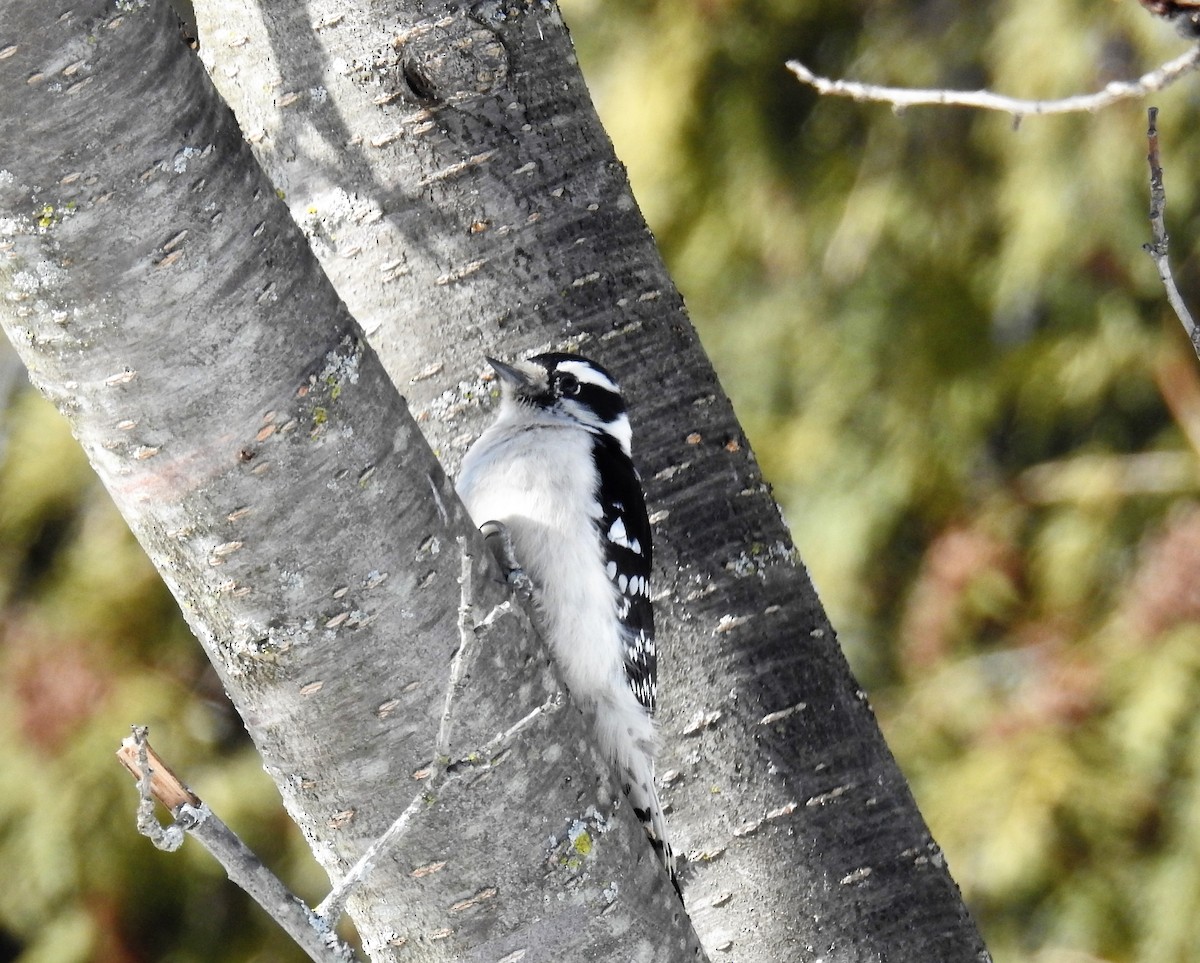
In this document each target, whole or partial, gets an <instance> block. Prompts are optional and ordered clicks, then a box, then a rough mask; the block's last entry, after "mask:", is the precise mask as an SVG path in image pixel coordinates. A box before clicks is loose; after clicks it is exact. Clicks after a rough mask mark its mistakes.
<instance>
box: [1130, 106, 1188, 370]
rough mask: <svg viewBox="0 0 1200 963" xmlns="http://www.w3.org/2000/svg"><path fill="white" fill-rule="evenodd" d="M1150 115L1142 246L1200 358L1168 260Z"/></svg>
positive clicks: (1153, 112) (1163, 195)
mask: <svg viewBox="0 0 1200 963" xmlns="http://www.w3.org/2000/svg"><path fill="white" fill-rule="evenodd" d="M1147 115H1148V117H1149V124H1148V126H1147V128H1146V139H1147V140H1148V142H1149V150H1148V151H1147V153H1146V160H1147V161H1148V162H1149V164H1150V237H1151V242H1150V243H1149V244H1143V245H1142V248H1143V249H1144V250H1145V251H1146V253H1147V254H1149V255H1150V257H1151V258H1153V259H1154V266H1155V267H1156V268H1158V279H1159V280H1160V281H1162V283H1163V287H1164V288H1166V291H1167V301H1168V302H1170V305H1171V307H1172V308H1174V310H1175V314H1176V316H1177V317H1178V318H1179V320H1180V322H1181V323H1182V324H1183V330H1184V331H1186V332H1187V336H1188V339H1189V340H1190V341H1191V342H1192V349H1193V350H1194V351H1195V352H1196V356H1197V357H1200V332H1198V331H1197V330H1196V322H1195V320H1193V318H1192V314H1191V312H1190V311H1189V310H1188V307H1187V305H1186V304H1184V301H1183V295H1181V294H1180V293H1179V288H1178V287H1176V285H1175V276H1174V275H1173V274H1172V273H1171V261H1170V259H1169V258H1168V256H1167V255H1168V248H1169V243H1170V238H1168V236H1167V223H1166V211H1167V190H1166V188H1165V187H1164V186H1163V172H1162V165H1161V164H1160V163H1159V160H1158V108H1157V107H1151V108H1150V109H1149V110H1148V111H1147Z"/></svg>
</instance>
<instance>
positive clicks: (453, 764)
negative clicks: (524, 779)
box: [315, 538, 562, 927]
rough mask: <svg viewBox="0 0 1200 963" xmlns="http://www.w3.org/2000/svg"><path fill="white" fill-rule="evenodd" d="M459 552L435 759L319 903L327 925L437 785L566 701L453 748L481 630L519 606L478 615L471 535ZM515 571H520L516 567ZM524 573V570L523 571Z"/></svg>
mask: <svg viewBox="0 0 1200 963" xmlns="http://www.w3.org/2000/svg"><path fill="white" fill-rule="evenodd" d="M458 545H459V551H460V552H461V553H462V570H461V574H460V575H459V584H460V585H461V586H462V588H461V592H460V601H459V606H458V649H457V650H456V651H455V653H454V657H453V658H452V659H451V661H450V678H449V681H448V682H447V683H446V695H445V700H444V701H443V704H442V716H441V721H440V723H439V725H438V733H437V738H436V741H435V743H434V756H433V761H432V762H431V763H430V764H429V766H428V767H427V768H426V769H425V770H423V772H422V773H420V774H419V775H420V778H421V789H420V791H419V792H418V793H417V794H416V795H415V796H413V798H412V800H411V801H410V802H409V804H408V805H407V806H406V807H405V808H404V811H403V812H402V813H400V815H399V816H397V817H396V819H395V821H394V822H393V823H392V824H391V826H389V827H388V828H387V830H386V831H385V832H384V833H383V835H381V836H379V837H378V838H377V839H376V840H375V841H374V842H373V843H371V845H370V846H368V847H367V849H366V851H365V852H364V853H363V854H362V856H360V857H359V858H358V861H357V862H356V863H355V864H354V865H353V866H351V867H350V869H349V870H347V872H346V875H345V876H343V877H342V878H341V879H340V880H339V881H338V883H337V885H336V886H334V887H333V889H332V890H330V892H329V894H328V895H327V896H326V897H325V899H323V900H322V901H321V903H320V904H319V905H318V906H317V908H316V910H315V912H316V914H317V915H318V916H319V917H320V918H321V919H322V920H324V921H325V925H326V926H329V927H333V926H334V925H336V923H337V920H338V919H340V918H341V915H342V913H344V912H345V908H346V902H347V900H349V898H350V894H351V893H352V892H353V891H354V889H355V888H356V887H357V886H358V885H359V884H360V883H361V882H362V881H363V880H364V879H365V878H366V877H367V876H368V875H369V874H370V872H371V870H372V868H373V867H374V865H375V862H376V860H378V859H379V857H380V856H381V855H383V854H384V853H389V852H391V851H393V850H394V849H395V847H396V846H398V845H399V844H400V842H401V841H402V840H403V839H404V837H405V836H406V835H407V833H408V831H409V828H410V826H411V825H412V821H413V818H414V817H415V816H416V815H417V814H418V813H419V812H420V811H421V810H422V809H423V808H424V807H425V806H427V805H429V803H430V802H431V801H432V800H433V798H434V795H435V794H434V790H435V789H436V788H437V787H439V786H440V785H441V784H442V783H443V782H446V783H450V782H453V781H454V780H456V779H458V778H460V777H461V776H462V774H463V773H465V772H469V771H471V770H472V769H476V768H479V767H480V766H486V765H489V764H490V763H491V761H492V760H493V759H494V758H495V757H496V756H497V755H499V754H500V752H501V751H502V750H503V749H504V748H505V747H506V746H507V745H508V743H510V742H511V741H512V740H513V739H514V738H515V737H516V736H517V735H518V734H520V733H521V732H522V731H524V730H525V729H526V728H528V727H529V726H530V725H531V724H532V723H533V722H534V721H535V720H536V719H537V718H539V717H540V716H542V715H543V714H545V713H548V712H553V711H555V710H557V709H558V708H559V707H560V706H561V705H562V700H561V698H560V697H557V696H556V697H555V698H553V699H550V700H549V701H547V702H546V703H544V704H542V705H540V706H537V707H536V708H535V709H532V710H531V711H530V712H528V713H526V715H525V716H523V717H522V718H521V719H519V720H518V721H517V722H516V723H514V724H513V725H512V726H510V727H509V728H508V729H506V730H505V731H504V732H502V733H500V734H498V735H497V736H495V737H494V738H493V739H491V740H490V741H489V742H488V743H487V744H486V745H484V746H482V747H480V748H479V749H476V750H474V751H472V752H470V753H468V754H467V755H465V756H463V757H461V758H459V759H453V758H452V757H451V753H450V732H451V727H452V724H453V721H454V705H455V700H456V698H457V696H458V693H459V690H460V689H461V688H462V684H463V678H464V676H465V674H466V669H467V667H468V665H469V664H470V660H471V657H472V656H473V655H474V651H475V647H476V646H477V645H478V638H479V636H478V632H477V630H478V629H482V628H486V627H487V626H490V625H491V624H492V623H493V621H494V620H495V619H496V618H497V617H498V616H500V615H502V614H508V613H512V612H514V611H516V610H515V609H514V608H513V606H512V605H511V604H510V602H508V601H507V600H506V601H504V602H502V603H500V605H498V606H496V607H495V608H494V609H492V611H491V612H489V613H488V614H487V616H486V617H485V618H483V619H480V620H476V616H475V582H474V578H475V576H474V556H472V555H471V554H470V552H469V551H468V550H467V545H466V539H463V538H460V539H459V540H458ZM514 570H515V571H519V570H516V569H514ZM522 574H523V573H522ZM509 582H510V587H511V588H512V589H513V591H514V593H515V594H516V595H517V597H518V598H520V597H521V594H520V593H521V588H522V586H523V584H524V583H521V582H519V581H514V580H513V579H511V578H510V580H509Z"/></svg>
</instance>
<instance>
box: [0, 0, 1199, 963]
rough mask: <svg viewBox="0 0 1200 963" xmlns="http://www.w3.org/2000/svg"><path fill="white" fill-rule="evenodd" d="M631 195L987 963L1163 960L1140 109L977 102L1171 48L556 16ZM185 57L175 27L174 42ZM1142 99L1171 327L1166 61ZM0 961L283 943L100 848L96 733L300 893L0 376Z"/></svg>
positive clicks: (1144, 60)
mask: <svg viewBox="0 0 1200 963" xmlns="http://www.w3.org/2000/svg"><path fill="white" fill-rule="evenodd" d="M563 8H564V13H565V15H566V17H567V19H568V22H569V23H570V25H571V27H572V30H573V33H574V36H575V41H576V44H577V46H578V49H579V55H580V59H581V61H582V64H583V68H584V72H585V74H586V76H587V78H588V81H589V84H590V86H591V88H592V90H593V94H594V96H595V99H596V102H597V106H598V109H599V112H600V114H601V117H602V119H603V120H604V122H605V125H606V126H607V128H608V130H609V132H610V133H611V135H612V137H613V140H614V141H615V143H616V147H617V152H618V154H619V155H620V156H621V157H622V159H623V160H624V161H625V163H626V164H627V165H628V168H629V173H630V177H631V179H632V181H633V185H634V190H635V192H636V194H637V196H638V199H639V201H640V203H641V205H642V207H643V210H644V211H645V213H646V215H647V218H648V219H649V221H650V223H651V226H652V227H653V228H654V231H655V233H656V235H657V237H658V239H659V242H660V244H661V246H662V249H663V253H664V255H665V256H666V258H667V261H668V262H669V264H670V266H671V269H672V271H673V273H674V276H675V278H676V281H677V282H678V284H679V286H680V288H681V290H682V291H683V293H684V295H685V297H686V298H687V301H688V305H689V307H690V310H691V313H692V317H693V319H694V321H695V322H696V324H697V326H698V327H699V329H700V331H701V334H702V337H703V339H704V342H705V344H706V345H707V347H708V350H709V353H710V355H711V356H712V358H713V360H714V363H715V364H716V366H717V369H718V371H719V373H720V374H721V376H722V379H723V381H724V383H725V385H726V388H727V389H728V390H729V392H730V394H731V395H732V396H733V398H734V401H735V404H736V406H737V409H738V412H739V415H740V417H741V419H742V421H743V424H744V426H745V428H746V430H747V432H748V434H749V437H750V439H751V441H752V443H753V445H754V448H755V450H756V452H757V455H758V457H759V459H760V461H761V462H762V465H763V468H764V470H765V472H766V474H767V477H768V478H769V479H771V481H772V482H773V483H774V485H775V490H776V493H777V495H778V496H779V498H780V499H781V501H782V502H783V504H784V506H785V508H786V512H787V516H788V519H789V521H790V523H791V526H792V530H793V533H794V535H795V538H796V541H797V544H798V545H799V547H800V549H801V552H802V554H803V556H804V559H805V561H806V563H807V564H808V566H809V568H810V570H811V572H812V574H813V577H814V580H815V582H816V584H817V586H818V588H819V590H820V591H821V594H822V598H823V600H824V602H825V604H826V606H827V607H828V608H829V610H830V613H831V616H832V617H833V620H834V622H835V624H836V625H837V626H838V627H839V631H840V637H841V640H842V644H843V646H844V647H845V649H846V651H847V654H848V656H849V657H850V659H851V662H852V663H853V665H854V668H855V670H856V672H857V673H858V675H859V677H860V678H861V680H862V681H863V683H864V684H865V685H866V687H867V688H868V689H869V690H870V692H871V693H872V698H873V702H874V705H875V708H876V710H877V712H878V714H879V717H880V721H881V723H882V725H883V728H884V730H885V733H886V734H887V737H888V740H889V743H890V745H891V746H892V748H893V751H894V752H895V753H896V755H897V757H898V759H899V761H900V763H901V765H902V767H903V768H904V770H905V772H906V773H907V775H908V777H909V779H910V780H911V782H912V786H913V790H914V793H915V794H916V796H917V799H918V801H919V803H920V805H921V808H922V810H923V812H924V813H925V815H926V818H927V819H928V821H929V823H930V826H931V828H932V830H933V833H934V835H935V836H936V838H937V839H938V840H939V842H940V843H941V844H942V846H943V848H944V849H945V852H946V855H947V858H948V859H949V862H950V867H951V869H952V871H953V872H954V875H955V877H956V879H957V880H958V882H959V884H960V885H961V886H962V888H963V891H964V894H965V896H966V898H967V900H968V902H969V904H970V906H971V907H972V910H973V912H974V913H975V915H976V917H977V919H978V921H979V923H980V925H981V927H982V929H983V931H984V935H985V938H986V939H987V941H988V944H989V946H990V948H991V950H992V952H993V955H994V956H995V957H996V959H997V960H1004V961H1012V963H1090V961H1113V963H1118V961H1120V963H1124V961H1142V960H1144V961H1150V960H1153V961H1156V963H1181V961H1190V960H1200V912H1197V907H1200V714H1198V713H1197V712H1196V708H1197V706H1198V705H1200V625H1198V624H1197V617H1198V616H1200V581H1198V578H1197V575H1196V572H1197V571H1198V570H1200V476H1198V474H1197V452H1198V451H1200V364H1198V362H1197V360H1196V358H1195V356H1194V355H1193V354H1192V352H1191V349H1190V346H1189V345H1188V343H1187V341H1186V338H1185V337H1184V336H1183V334H1182V332H1181V330H1180V328H1179V325H1178V322H1177V321H1176V320H1175V319H1174V317H1173V316H1172V315H1171V314H1170V313H1169V309H1168V308H1167V307H1166V305H1165V300H1164V297H1163V292H1162V290H1161V287H1160V285H1159V282H1158V279H1157V277H1156V275H1155V272H1154V269H1153V265H1152V264H1151V262H1150V260H1149V259H1148V258H1147V257H1146V255H1145V254H1144V253H1142V250H1141V245H1142V244H1143V243H1144V242H1145V241H1146V240H1147V234H1148V225H1147V219H1146V210H1147V205H1148V200H1147V176H1146V165H1145V160H1144V157H1145V107H1146V104H1145V103H1142V102H1128V103H1125V104H1122V105H1119V106H1116V107H1112V108H1109V109H1107V110H1105V111H1102V112H1100V113H1098V114H1095V115H1080V116H1064V117H1050V118H1038V117H1029V118H1026V119H1025V120H1024V121H1023V122H1022V123H1021V124H1020V125H1019V127H1017V128H1014V124H1013V122H1012V119H1011V118H1010V117H1007V116H1003V115H998V114H987V113H979V112H972V111H966V110H961V109H949V108H914V109H910V110H908V111H905V112H903V113H896V112H894V111H892V110H891V109H889V108H887V107H885V106H876V105H867V104H856V103H853V102H851V101H848V100H835V99H821V98H819V97H817V96H816V95H815V94H814V93H813V92H812V91H810V90H808V89H806V88H804V87H802V86H801V85H800V84H799V83H798V82H797V81H795V80H794V79H793V78H792V77H791V75H790V74H789V73H788V72H787V71H786V70H785V68H784V66H783V65H784V63H785V61H787V60H788V59H791V58H796V59H799V60H801V61H803V62H804V63H806V64H807V65H809V66H810V67H812V68H813V69H814V70H816V71H817V72H818V73H823V74H826V75H829V76H835V77H837V76H846V77H852V78H855V79H860V80H866V81H871V82H876V83H888V84H895V85H904V86H938V87H951V88H976V87H982V86H987V87H990V88H992V89H994V90H997V91H1001V92H1004V93H1008V94H1011V95H1015V96H1025V97H1043V98H1044V97H1057V96H1063V95H1067V94H1071V93H1077V92H1083V91H1089V90H1094V89H1098V88H1100V87H1103V85H1104V84H1105V83H1107V82H1109V81H1111V80H1115V79H1126V78H1131V77H1135V76H1137V75H1139V74H1141V73H1143V72H1144V71H1146V70H1148V69H1150V68H1152V67H1154V66H1156V65H1157V64H1159V63H1161V62H1163V61H1165V60H1166V59H1168V58H1170V57H1173V56H1175V55H1177V54H1178V53H1180V52H1181V51H1182V50H1183V49H1185V41H1183V40H1181V39H1180V38H1179V37H1178V36H1176V35H1175V33H1174V32H1173V30H1172V29H1171V28H1170V27H1169V26H1167V25H1166V24H1164V23H1163V22H1162V21H1158V20H1155V19H1153V18H1151V17H1150V16H1149V15H1147V14H1146V13H1145V12H1144V11H1143V10H1142V8H1141V7H1140V6H1139V5H1138V4H1137V3H1136V2H1135V0H994V2H991V3H986V4H983V3H972V2H966V0H563ZM201 42H203V38H201ZM1152 102H1153V103H1155V104H1157V105H1158V106H1159V107H1160V108H1161V109H1162V115H1161V118H1160V130H1161V135H1162V141H1163V162H1164V166H1165V169H1166V180H1167V189H1168V192H1169V194H1168V197H1169V206H1168V226H1169V228H1170V230H1171V232H1172V236H1173V239H1174V244H1173V262H1174V265H1175V271H1176V276H1177V278H1178V280H1179V281H1180V284H1181V286H1182V288H1183V290H1184V294H1185V297H1187V298H1188V299H1189V301H1190V303H1191V304H1192V305H1193V308H1194V309H1195V308H1196V307H1200V256H1198V255H1200V197H1198V195H1197V187H1198V185H1197V179H1196V176H1195V171H1196V170H1197V163H1198V161H1197V159H1198V158H1200V75H1194V76H1192V77H1189V78H1185V79H1184V80H1183V81H1181V82H1180V83H1178V84H1177V85H1176V86H1174V87H1172V88H1171V89H1169V90H1168V91H1165V92H1163V93H1161V94H1158V95H1156V96H1155V97H1154V98H1153V101H1152ZM0 402H3V403H4V404H3V408H4V415H3V420H2V422H0V446H2V447H0V634H2V639H3V645H2V647H0V866H3V867H5V869H6V871H7V873H8V876H9V885H8V886H6V887H4V888H3V892H2V893H0V960H6V959H19V960H20V961H22V963H43V961H45V963H50V961H53V963H71V961H77V960H78V961H83V960H103V961H126V960H128V961H141V960H163V961H178V963H183V961H193V960H195V961H202V960H222V961H226V960H228V961H242V960H257V961H274V960H296V959H300V956H299V954H298V953H297V952H295V951H293V950H291V949H290V948H288V947H287V946H286V945H285V941H284V940H282V939H281V938H279V937H278V935H277V934H276V932H275V930H274V929H273V925H272V924H270V923H269V922H267V921H266V920H265V919H263V918H262V916H261V914H259V913H258V912H257V911H256V910H255V909H254V908H253V907H249V906H247V905H246V903H245V900H244V899H242V898H241V897H240V896H239V895H238V893H237V892H236V891H235V890H234V888H233V887H232V886H231V885H229V884H227V883H226V882H225V880H224V879H223V876H222V874H221V871H220V870H219V869H218V868H217V867H216V865H215V864H214V863H213V861H212V860H211V859H209V858H208V857H207V856H206V855H205V854H204V853H203V852H201V851H199V849H198V847H196V846H194V845H188V846H185V847H184V849H183V850H182V853H181V854H175V855H173V856H163V855H161V854H159V853H157V852H156V851H154V850H153V849H152V848H151V846H150V845H149V843H148V842H146V841H144V840H142V839H141V838H140V837H138V836H136V834H135V831H134V827H133V800H134V795H133V790H132V784H131V781H130V780H129V779H128V777H127V776H126V774H125V773H124V772H123V770H121V769H120V768H119V766H118V765H117V764H116V762H115V761H114V760H113V758H112V755H111V754H112V752H113V751H114V750H115V748H116V743H117V742H118V741H119V739H120V737H121V736H122V735H123V734H124V733H125V732H126V731H127V726H128V724H129V723H130V722H135V721H137V722H147V723H149V724H150V725H151V726H152V728H153V729H154V731H155V734H156V739H155V742H156V744H157V745H158V747H159V748H160V749H161V750H162V751H163V752H164V753H165V755H166V756H167V758H169V759H170V760H171V761H172V763H173V764H174V765H176V766H177V768H178V769H179V770H180V772H181V773H185V774H186V778H187V779H188V781H189V782H190V783H191V784H192V785H193V786H195V787H196V788H197V790H198V791H200V792H201V793H202V795H204V797H205V798H206V800H208V801H210V802H211V803H212V804H213V805H214V808H216V809H217V811H218V812H220V813H221V814H222V816H223V817H224V818H225V820H226V821H227V822H228V823H230V824H231V825H233V827H234V828H235V829H237V830H238V831H239V832H241V833H242V834H243V836H244V837H245V838H246V839H247V841H248V842H249V843H250V844H251V845H252V846H253V847H254V848H256V849H257V850H258V851H259V852H260V853H261V854H262V855H263V856H264V857H265V858H266V859H267V860H268V861H269V862H270V863H271V864H272V865H274V866H277V867H279V868H280V871H281V874H282V875H283V876H284V877H285V879H287V880H288V881H289V882H290V883H291V884H292V885H293V886H294V887H296V888H297V890H298V891H299V892H301V894H302V895H304V896H306V897H308V898H312V899H314V900H315V899H316V898H318V897H319V896H320V894H321V888H322V877H321V874H320V872H319V871H318V870H317V869H316V868H315V866H314V864H313V863H312V860H311V858H310V857H309V856H308V853H307V850H306V849H305V847H304V844H303V842H302V841H301V840H300V839H299V837H298V835H297V834H296V833H295V831H294V830H293V829H292V828H291V826H290V824H289V823H288V822H287V820H286V818H285V817H284V816H283V815H282V813H281V812H280V810H279V807H278V798H277V796H276V794H275V792H274V789H273V787H272V786H271V784H270V783H269V781H268V780H267V778H266V777H265V775H263V773H262V772H261V770H260V767H259V764H258V761H257V757H256V756H255V755H254V753H253V751H252V749H251V748H250V747H249V746H248V745H247V743H246V741H245V738H244V736H243V735H242V734H241V730H240V726H239V724H238V722H237V720H236V718H235V717H234V716H233V715H232V714H231V712H230V710H229V709H228V708H227V706H226V705H225V702H224V699H223V696H222V695H221V692H220V687H219V685H218V684H217V683H216V681H215V679H214V677H213V675H212V673H211V671H210V670H209V669H208V668H207V667H206V664H205V662H204V659H203V656H202V655H201V653H200V649H199V647H198V646H197V645H196V644H195V643H193V642H192V641H191V640H190V638H189V636H188V634H187V632H186V630H185V629H184V628H183V627H182V624H181V623H180V621H179V619H178V617H177V615H176V613H175V608H174V604H173V602H172V601H171V600H170V598H169V596H168V595H167V593H166V591H165V589H164V588H163V587H162V585H161V583H160V582H159V581H158V579H157V577H156V576H155V574H154V573H153V571H152V570H151V568H150V566H149V565H148V563H147V562H146V561H145V559H144V557H143V556H142V554H141V552H140V550H139V549H138V547H137V545H136V544H135V543H134V541H133V540H132V538H131V536H130V535H129V534H128V532H127V531H126V529H125V527H124V525H123V523H122V522H121V520H120V518H119V517H118V516H117V515H116V513H115V511H114V509H113V508H112V507H111V505H110V504H109V502H108V500H107V497H106V496H105V494H104V493H103V491H102V490H101V489H100V488H99V486H98V483H97V482H96V481H95V480H94V478H93V477H92V475H91V473H90V470H89V469H88V467H87V464H86V462H85V460H84V458H83V456H82V454H81V453H80V452H79V450H78V448H77V446H76V445H75V444H74V442H73V440H72V439H71V437H70V434H69V432H68V431H67V430H66V428H65V426H64V425H63V423H62V422H61V421H59V419H58V418H57V416H56V415H55V414H54V413H53V411H52V410H51V409H50V407H49V405H48V404H47V403H46V402H44V401H43V400H42V399H40V397H38V396H37V395H36V394H35V393H33V392H32V391H30V390H29V389H27V388H24V387H23V386H22V381H21V376H20V372H19V368H18V367H17V366H16V363H15V362H14V360H13V359H12V356H11V353H9V352H7V351H6V350H5V351H4V352H3V353H0Z"/></svg>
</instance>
